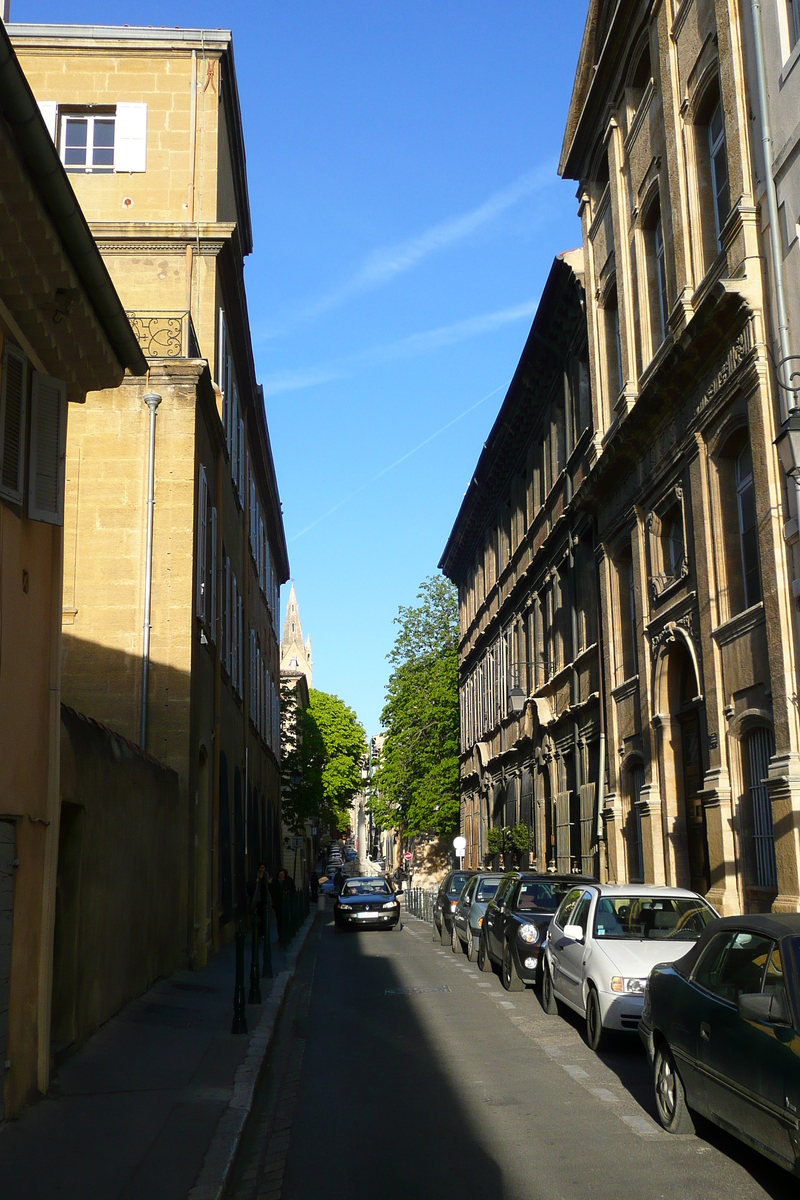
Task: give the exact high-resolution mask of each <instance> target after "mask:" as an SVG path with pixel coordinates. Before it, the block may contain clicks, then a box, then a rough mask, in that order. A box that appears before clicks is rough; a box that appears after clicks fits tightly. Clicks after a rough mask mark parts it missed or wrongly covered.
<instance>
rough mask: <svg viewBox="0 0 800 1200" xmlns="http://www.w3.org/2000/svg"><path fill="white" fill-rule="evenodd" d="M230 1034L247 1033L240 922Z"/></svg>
mask: <svg viewBox="0 0 800 1200" xmlns="http://www.w3.org/2000/svg"><path fill="white" fill-rule="evenodd" d="M231 1033H247V1014H246V1012H245V1005H244V928H243V926H242V922H241V921H240V922H239V925H238V928H237V930H236V983H235V985H234V989H233V1024H232V1026H231Z"/></svg>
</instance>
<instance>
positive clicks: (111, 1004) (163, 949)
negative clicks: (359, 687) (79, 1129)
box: [52, 705, 185, 1054]
mask: <svg viewBox="0 0 800 1200" xmlns="http://www.w3.org/2000/svg"><path fill="white" fill-rule="evenodd" d="M184 841H185V830H184V829H183V828H182V818H181V805H180V800H179V789H178V776H177V774H176V772H175V771H172V770H170V769H169V768H167V767H164V766H162V764H161V763H159V762H157V761H156V759H154V758H151V757H149V756H148V755H145V754H143V753H142V752H141V751H140V750H139V749H138V748H137V747H136V746H134V745H132V744H131V743H130V742H128V741H126V740H125V739H124V738H122V737H121V736H119V735H118V734H115V733H113V732H111V731H110V730H109V729H106V728H105V727H104V726H103V725H100V724H99V723H98V722H96V721H93V720H91V719H89V718H88V717H84V716H81V715H80V714H79V713H76V712H75V711H74V709H71V708H68V707H67V706H66V705H62V709H61V825H60V831H59V851H58V883H57V899H56V925H55V946H54V953H53V1005H52V1047H53V1051H54V1052H55V1053H56V1054H59V1053H61V1052H63V1051H65V1050H66V1049H67V1048H69V1047H71V1046H77V1045H79V1044H80V1043H81V1042H83V1041H85V1040H86V1038H87V1037H89V1035H90V1034H91V1033H93V1032H94V1030H95V1029H97V1028H98V1027H99V1026H100V1025H102V1024H103V1022H104V1021H106V1020H108V1018H109V1017H111V1016H112V1015H113V1014H114V1013H115V1012H117V1011H118V1010H119V1009H120V1008H121V1007H122V1006H123V1005H124V1004H126V1003H127V1002H128V1001H129V1000H131V999H132V998H133V997H135V996H138V995H140V994H141V993H142V992H144V991H145V990H146V989H147V987H149V985H150V984H151V983H152V982H153V981H154V980H156V979H158V978H160V977H162V976H165V975H169V974H170V973H171V972H172V971H174V970H175V969H176V967H178V966H179V965H180V961H181V948H182V943H183V932H184V930H183V928H182V924H181V919H180V909H181V905H180V874H181V857H182V848H183V845H184Z"/></svg>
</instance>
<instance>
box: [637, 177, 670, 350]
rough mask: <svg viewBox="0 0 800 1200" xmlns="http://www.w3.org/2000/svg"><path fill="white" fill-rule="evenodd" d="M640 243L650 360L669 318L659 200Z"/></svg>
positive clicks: (655, 203)
mask: <svg viewBox="0 0 800 1200" xmlns="http://www.w3.org/2000/svg"><path fill="white" fill-rule="evenodd" d="M642 243H643V246H644V263H643V264H642V284H643V286H644V290H645V292H646V295H644V296H643V304H644V306H645V307H646V311H647V313H648V316H649V318H650V357H651V358H652V356H653V355H654V354H655V352H656V350H658V348H659V346H660V345H661V344H662V342H663V341H664V338H665V337H666V336H667V317H668V315H669V307H668V303H667V265H666V259H665V255H664V228H663V224H662V221H661V205H660V203H659V201H658V199H655V200H654V201H653V203H652V204H651V205H650V207H649V210H648V212H647V215H646V216H645V218H644V219H643V221H642ZM641 294H642V293H640V295H641ZM645 337H646V334H645ZM643 340H644V339H643Z"/></svg>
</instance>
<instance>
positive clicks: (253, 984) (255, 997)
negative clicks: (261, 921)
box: [247, 908, 261, 1004]
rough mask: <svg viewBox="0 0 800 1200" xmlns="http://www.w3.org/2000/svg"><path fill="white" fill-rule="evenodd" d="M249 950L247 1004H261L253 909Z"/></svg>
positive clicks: (256, 935) (254, 910)
mask: <svg viewBox="0 0 800 1200" xmlns="http://www.w3.org/2000/svg"><path fill="white" fill-rule="evenodd" d="M252 934H253V936H252V938H251V939H250V940H251V949H250V992H249V994H248V996H247V1003H248V1004H260V1003H261V981H260V978H259V970H258V910H257V909H256V908H254V909H253V929H252Z"/></svg>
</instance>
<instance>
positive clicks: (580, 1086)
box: [229, 917, 797, 1200]
mask: <svg viewBox="0 0 800 1200" xmlns="http://www.w3.org/2000/svg"><path fill="white" fill-rule="evenodd" d="M404 922H405V928H404V929H403V930H402V931H401V932H391V933H389V932H381V931H369V932H367V931H364V932H361V931H359V932H358V933H352V934H350V933H349V934H342V935H336V934H335V933H334V930H333V925H332V921H331V919H330V918H327V920H326V923H324V924H322V923H321V924H320V926H319V927H318V929H317V930H316V931H315V932H314V934H313V935H312V937H311V938H310V939H309V945H308V948H307V950H306V952H305V953H304V955H303V958H302V959H301V960H300V965H299V969H298V973H297V976H296V979H295V983H294V985H293V988H292V991H291V993H290V996H289V999H288V1001H287V1005H286V1009H285V1012H284V1015H283V1018H282V1021H281V1025H280V1029H279V1031H278V1034H277V1037H276V1042H275V1048H274V1051H273V1054H272V1057H271V1060H270V1063H269V1065H268V1069H267V1071H266V1072H265V1076H264V1080H263V1082H262V1085H261V1088H260V1091H259V1096H258V1100H257V1104H256V1107H255V1110H254V1113H253V1117H252V1119H251V1122H250V1125H249V1127H248V1130H247V1132H246V1135H245V1138H244V1140H243V1144H242V1148H241V1153H240V1155H239V1161H238V1163H237V1169H236V1175H235V1178H234V1180H233V1182H232V1187H231V1189H230V1193H229V1194H230V1195H231V1196H233V1197H235V1200H255V1198H256V1197H257V1198H258V1200H316V1198H317V1197H320V1198H324V1200H340V1198H342V1200H343V1198H344V1197H347V1198H348V1200H353V1198H357V1200H367V1198H368V1197H371V1196H375V1197H377V1198H380V1200H395V1198H396V1200H409V1198H413V1200H428V1198H430V1200H434V1198H435V1200H453V1198H454V1197H457V1196H458V1195H464V1196H466V1197H470V1200H471V1198H472V1197H481V1198H482V1200H539V1198H541V1200H586V1198H587V1197H591V1198H592V1200H606V1198H608V1200H620V1198H622V1200H656V1198H657V1197H659V1198H660V1197H666V1196H669V1197H673V1196H679V1197H681V1200H694V1198H697V1200H717V1198H719V1200H755V1198H756V1197H758V1198H762V1197H773V1198H775V1200H778V1198H783V1197H790V1196H791V1197H796V1196H797V1183H796V1181H794V1180H792V1179H791V1177H790V1176H788V1175H787V1174H785V1173H784V1172H783V1171H782V1170H780V1168H778V1167H774V1166H772V1165H771V1164H770V1163H768V1162H767V1161H766V1160H765V1159H763V1158H762V1157H761V1156H760V1155H758V1154H755V1153H753V1152H751V1151H749V1150H748V1149H746V1148H745V1147H744V1146H742V1145H741V1143H739V1142H738V1141H736V1139H734V1138H731V1137H729V1136H728V1135H726V1134H723V1133H722V1132H721V1131H718V1130H717V1129H716V1128H715V1127H714V1126H711V1125H708V1124H706V1123H703V1124H702V1125H701V1126H700V1127H699V1130H698V1134H699V1135H698V1136H696V1137H681V1138H676V1137H671V1136H670V1135H669V1134H667V1133H665V1132H664V1131H663V1130H662V1129H661V1127H660V1126H659V1125H658V1123H657V1121H656V1118H655V1113H654V1109H653V1104H652V1099H651V1092H652V1087H651V1080H650V1069H649V1067H648V1064H647V1059H646V1056H645V1053H644V1050H643V1049H642V1048H641V1047H640V1046H639V1044H638V1040H637V1039H635V1038H633V1037H620V1039H619V1040H618V1041H617V1042H615V1043H614V1044H613V1045H612V1046H611V1047H610V1049H609V1051H608V1052H606V1053H604V1054H602V1055H601V1056H598V1055H596V1054H594V1053H593V1052H592V1051H591V1050H589V1048H588V1047H587V1046H586V1044H585V1042H584V1040H583V1032H582V1028H581V1024H580V1023H579V1022H578V1021H577V1020H571V1019H569V1017H565V1016H563V1015H562V1016H560V1017H547V1016H545V1014H544V1013H543V1011H542V1009H541V1006H540V1004H539V1000H538V997H537V996H535V995H534V994H533V993H532V992H530V991H525V992H522V993H512V994H510V995H509V994H508V993H506V992H505V991H504V990H503V988H502V986H501V984H500V981H499V979H498V978H497V977H496V976H495V975H493V974H492V975H488V974H483V975H482V974H481V973H480V972H479V971H478V969H477V967H476V966H474V965H473V966H470V964H469V963H468V962H467V960H466V957H465V956H464V955H461V954H459V955H453V954H452V952H451V951H450V949H449V948H448V949H446V950H444V949H442V947H441V946H439V945H438V943H434V942H432V941H431V928H430V926H429V925H426V924H424V923H423V922H422V921H418V920H416V919H415V918H408V917H405V918H404Z"/></svg>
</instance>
